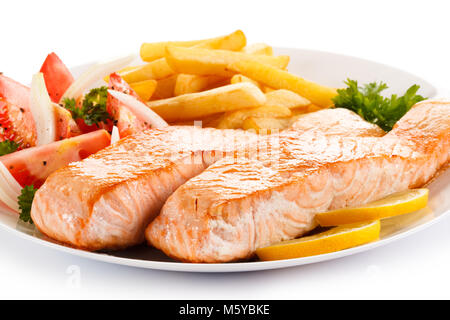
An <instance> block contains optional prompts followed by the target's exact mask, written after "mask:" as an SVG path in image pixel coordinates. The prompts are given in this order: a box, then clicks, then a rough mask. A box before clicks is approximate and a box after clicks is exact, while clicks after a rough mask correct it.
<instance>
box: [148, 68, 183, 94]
mask: <svg viewBox="0 0 450 320" xmlns="http://www.w3.org/2000/svg"><path fill="white" fill-rule="evenodd" d="M176 81H177V75H176V74H175V75H172V76H170V77H168V78H166V79H161V80H158V81H157V85H156V89H155V92H154V93H153V95H152V97H151V98H150V99H151V100H158V99H167V98H172V97H173V93H174V90H175V83H176Z"/></svg>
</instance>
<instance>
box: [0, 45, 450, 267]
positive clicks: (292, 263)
mask: <svg viewBox="0 0 450 320" xmlns="http://www.w3.org/2000/svg"><path fill="white" fill-rule="evenodd" d="M274 49H275V51H277V50H294V51H304V52H309V53H320V54H328V55H334V56H340V57H345V58H348V59H354V60H359V61H361V62H364V63H371V64H378V65H380V66H383V67H385V68H390V69H392V70H395V71H398V72H402V73H404V74H406V75H407V76H411V77H414V78H418V79H420V80H421V81H422V82H423V83H425V84H427V85H428V86H429V87H430V88H431V89H432V90H433V95H432V96H430V97H429V98H433V97H436V96H437V95H439V90H438V88H437V87H436V86H435V85H433V84H432V83H431V82H430V81H428V80H427V79H425V78H423V77H422V76H418V75H415V74H413V73H410V72H408V71H404V70H402V69H400V68H397V67H393V66H391V65H388V64H384V63H380V62H376V61H373V60H369V59H365V58H360V57H356V56H352V55H347V54H341V53H334V52H329V51H322V50H314V49H308V48H292V47H274ZM98 61H99V60H96V61H91V62H87V63H84V64H82V65H78V66H74V67H72V68H70V70H73V69H77V68H81V67H88V66H89V65H92V64H94V63H96V62H98ZM449 212H450V209H448V210H446V211H444V212H443V213H441V214H440V215H439V216H437V217H434V218H433V219H431V220H429V221H427V222H425V223H422V224H420V225H417V226H414V227H412V228H411V229H409V230H406V231H403V232H400V233H398V234H395V235H393V236H390V237H388V238H386V239H381V240H377V241H374V242H371V243H367V244H364V245H361V246H357V247H353V248H349V249H345V250H341V251H337V252H331V253H326V254H320V255H315V256H310V257H303V258H294V259H285V260H276V261H255V262H231V263H209V264H208V263H184V262H167V261H152V260H141V259H135V258H124V257H118V256H113V255H108V254H105V253H98V252H89V251H84V250H80V249H76V248H72V247H68V246H64V245H61V244H58V243H54V242H51V241H47V240H45V239H41V238H37V237H35V236H33V235H30V234H27V233H25V232H22V231H20V230H17V229H15V228H13V227H10V226H8V225H6V224H3V223H2V222H0V230H5V231H7V232H8V233H11V234H14V235H16V236H18V237H20V238H22V239H25V240H29V241H31V242H34V243H36V244H40V245H43V246H44V247H47V248H51V249H54V250H57V251H59V252H63V253H65V254H70V255H74V256H77V257H81V258H84V259H89V260H94V261H99V262H106V263H112V264H116V265H122V266H128V267H136V268H141V269H150V270H160V271H174V272H189V273H236V272H254V271H264V270H273V269H281V268H289V267H296V266H302V265H307V264H314V263H319V262H325V261H330V260H334V259H339V258H343V257H346V256H350V255H353V254H357V253H360V252H364V251H368V250H372V249H375V248H378V247H381V246H384V245H386V244H388V243H391V242H393V241H396V240H400V239H403V238H406V237H408V236H410V235H412V234H415V233H417V232H419V231H422V230H424V229H426V228H428V227H430V226H432V225H433V224H435V223H437V222H439V221H440V220H441V219H443V218H444V217H445V216H447V214H448V213H449Z"/></svg>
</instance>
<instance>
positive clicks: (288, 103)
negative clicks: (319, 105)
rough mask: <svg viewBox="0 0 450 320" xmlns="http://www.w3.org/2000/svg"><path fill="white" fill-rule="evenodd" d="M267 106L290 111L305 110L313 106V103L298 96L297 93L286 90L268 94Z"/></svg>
mask: <svg viewBox="0 0 450 320" xmlns="http://www.w3.org/2000/svg"><path fill="white" fill-rule="evenodd" d="M266 98H267V101H266V103H265V105H266V106H275V107H277V106H283V107H286V108H289V109H294V108H304V109H306V107H307V106H308V105H310V104H311V102H310V101H309V100H308V99H306V98H303V97H302V96H300V95H298V94H297V93H295V92H292V91H290V90H286V89H279V90H273V91H271V92H268V93H266Z"/></svg>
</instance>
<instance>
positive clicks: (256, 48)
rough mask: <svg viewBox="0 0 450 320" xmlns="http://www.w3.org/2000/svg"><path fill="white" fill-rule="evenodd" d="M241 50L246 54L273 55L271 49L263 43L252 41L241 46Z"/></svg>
mask: <svg viewBox="0 0 450 320" xmlns="http://www.w3.org/2000/svg"><path fill="white" fill-rule="evenodd" d="M242 52H244V53H248V54H263V55H266V56H273V49H272V47H271V46H269V45H268V44H265V43H254V44H251V45H248V46H245V47H244V48H242Z"/></svg>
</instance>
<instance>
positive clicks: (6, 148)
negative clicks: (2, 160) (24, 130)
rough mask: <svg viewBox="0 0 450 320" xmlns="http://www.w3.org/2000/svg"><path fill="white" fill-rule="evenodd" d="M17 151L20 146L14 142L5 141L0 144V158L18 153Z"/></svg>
mask: <svg viewBox="0 0 450 320" xmlns="http://www.w3.org/2000/svg"><path fill="white" fill-rule="evenodd" d="M17 149H19V144H18V143H16V142H14V141H11V140H5V141H2V142H0V156H4V155H5V154H10V153H13V152H16V151H17Z"/></svg>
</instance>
